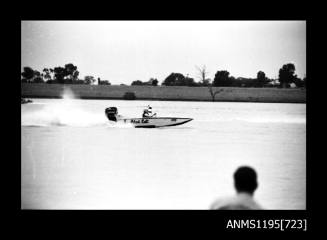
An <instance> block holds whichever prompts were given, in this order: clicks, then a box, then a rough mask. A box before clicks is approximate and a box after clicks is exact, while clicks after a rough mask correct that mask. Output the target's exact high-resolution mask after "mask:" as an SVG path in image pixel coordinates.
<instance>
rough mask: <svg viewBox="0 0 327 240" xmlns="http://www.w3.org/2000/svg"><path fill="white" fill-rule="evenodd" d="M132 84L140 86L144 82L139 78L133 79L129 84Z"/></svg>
mask: <svg viewBox="0 0 327 240" xmlns="http://www.w3.org/2000/svg"><path fill="white" fill-rule="evenodd" d="M131 85H132V86H142V85H144V83H143V82H142V81H141V80H135V81H133V82H132V84H131Z"/></svg>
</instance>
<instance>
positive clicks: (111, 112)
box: [105, 107, 118, 122]
mask: <svg viewBox="0 0 327 240" xmlns="http://www.w3.org/2000/svg"><path fill="white" fill-rule="evenodd" d="M105 113H106V116H107V118H108V119H109V120H110V121H114V122H117V117H116V116H117V114H118V109H117V108H116V107H108V108H106V110H105Z"/></svg>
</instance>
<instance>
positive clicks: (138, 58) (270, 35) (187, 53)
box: [21, 21, 306, 85]
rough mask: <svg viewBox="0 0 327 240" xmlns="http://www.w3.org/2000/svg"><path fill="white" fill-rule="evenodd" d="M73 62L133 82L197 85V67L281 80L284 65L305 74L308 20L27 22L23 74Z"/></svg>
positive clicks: (108, 77) (113, 80)
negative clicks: (175, 79) (188, 80)
mask: <svg viewBox="0 0 327 240" xmlns="http://www.w3.org/2000/svg"><path fill="white" fill-rule="evenodd" d="M67 63H73V64H74V65H76V66H77V68H78V71H79V72H80V75H79V78H82V79H84V77H85V76H87V75H91V76H94V77H95V78H98V77H100V78H101V79H102V80H109V82H110V83H111V84H128V85H130V84H131V83H132V81H135V80H141V81H148V80H149V79H150V78H157V79H158V81H159V83H161V82H162V81H163V80H164V79H165V78H166V77H167V76H168V75H169V74H171V73H172V72H175V73H177V72H178V73H182V74H183V75H185V76H186V75H189V77H192V78H194V79H195V81H199V78H198V76H199V74H198V70H197V68H196V66H198V67H202V66H204V65H205V66H206V69H207V71H208V72H209V74H208V77H209V78H211V79H212V80H213V79H214V75H215V73H216V72H217V71H220V70H227V71H228V72H230V75H231V76H234V77H251V78H255V77H256V76H257V72H258V71H263V72H265V73H266V76H267V77H269V78H278V71H279V69H280V68H281V67H282V65H284V64H286V63H293V64H295V68H296V72H295V73H296V74H297V75H298V77H300V78H303V77H304V76H305V75H306V22H305V21H22V22H21V69H23V67H26V66H28V67H31V68H33V69H34V70H38V71H42V70H43V68H54V67H58V66H62V67H63V66H64V65H65V64H67Z"/></svg>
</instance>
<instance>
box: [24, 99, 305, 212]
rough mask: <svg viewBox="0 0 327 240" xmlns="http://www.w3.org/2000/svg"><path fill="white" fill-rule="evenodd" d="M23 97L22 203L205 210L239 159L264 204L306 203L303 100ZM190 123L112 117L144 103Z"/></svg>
mask: <svg viewBox="0 0 327 240" xmlns="http://www.w3.org/2000/svg"><path fill="white" fill-rule="evenodd" d="M32 100H33V103H30V104H23V105H21V114H22V118H21V207H22V209H208V208H209V206H210V204H211V203H212V202H213V201H214V200H215V199H216V198H219V197H224V196H229V195H233V194H234V193H235V190H234V186H233V178H232V176H233V173H234V171H235V170H236V168H237V167H239V166H241V165H248V166H252V167H253V168H254V169H255V170H256V171H257V174H258V182H259V187H258V189H257V191H256V192H255V195H254V197H255V199H256V200H257V201H258V202H259V203H260V204H261V205H262V206H263V207H264V208H265V209H306V105H305V104H284V103H235V102H179V101H123V100H81V99H71V98H69V97H66V98H64V99H32ZM148 104H151V106H152V108H153V111H154V112H156V113H157V115H158V116H163V117H169V116H172V117H190V118H193V119H194V120H193V121H191V122H188V123H186V124H184V125H180V126H175V127H167V128H155V129H142V128H132V127H131V126H129V125H123V124H116V123H110V122H109V121H108V120H107V119H106V117H105V115H104V109H105V108H106V107H109V106H116V107H118V110H119V114H121V115H123V116H126V117H140V116H141V114H142V110H143V108H144V107H145V106H147V105H148Z"/></svg>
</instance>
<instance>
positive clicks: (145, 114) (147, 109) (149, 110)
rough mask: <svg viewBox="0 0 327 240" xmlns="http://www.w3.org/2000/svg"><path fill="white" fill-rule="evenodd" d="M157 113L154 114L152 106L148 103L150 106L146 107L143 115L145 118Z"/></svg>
mask: <svg viewBox="0 0 327 240" xmlns="http://www.w3.org/2000/svg"><path fill="white" fill-rule="evenodd" d="M156 115H157V114H156V113H154V114H152V107H151V106H150V105H148V107H147V108H146V109H144V111H143V115H142V117H143V118H151V117H154V116H156Z"/></svg>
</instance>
